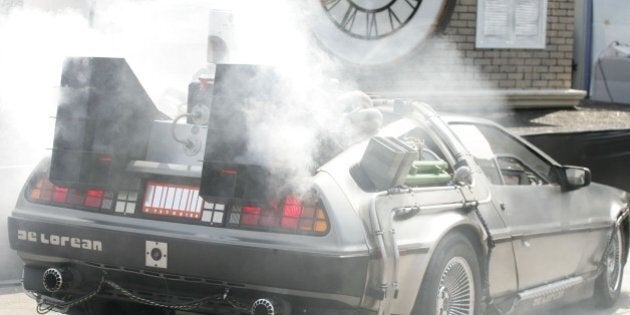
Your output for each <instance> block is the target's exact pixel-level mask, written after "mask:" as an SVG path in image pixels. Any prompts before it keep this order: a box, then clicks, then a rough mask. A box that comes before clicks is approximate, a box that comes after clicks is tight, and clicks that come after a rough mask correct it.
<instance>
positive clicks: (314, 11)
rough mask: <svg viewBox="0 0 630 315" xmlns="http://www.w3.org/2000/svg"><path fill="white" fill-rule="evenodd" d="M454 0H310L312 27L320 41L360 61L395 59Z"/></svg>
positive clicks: (374, 62) (421, 38) (429, 28)
mask: <svg viewBox="0 0 630 315" xmlns="http://www.w3.org/2000/svg"><path fill="white" fill-rule="evenodd" d="M449 1H454V0H309V1H306V3H307V5H308V6H309V10H308V11H309V12H311V27H312V29H313V31H314V33H315V36H316V37H317V38H318V40H319V41H320V43H321V44H322V45H323V46H324V47H325V48H327V49H328V50H329V51H331V52H332V53H333V54H335V55H337V56H338V57H340V58H341V59H344V60H346V61H349V62H351V63H354V64H359V65H378V64H384V63H388V62H391V61H393V60H396V59H398V58H400V57H402V56H404V55H406V54H408V53H409V52H411V51H412V50H413V49H414V48H415V47H417V46H418V45H419V44H420V43H421V42H423V41H424V40H425V38H427V37H428V36H429V35H430V34H431V33H432V32H433V31H434V29H435V28H436V25H438V24H439V22H440V20H441V17H442V16H443V15H445V13H446V11H447V10H446V4H447V2H449Z"/></svg>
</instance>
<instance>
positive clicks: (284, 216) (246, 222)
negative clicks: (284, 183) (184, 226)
mask: <svg viewBox="0 0 630 315" xmlns="http://www.w3.org/2000/svg"><path fill="white" fill-rule="evenodd" d="M269 203H270V205H269V206H267V207H258V206H251V205H245V206H233V207H232V208H231V211H230V216H229V220H228V225H230V226H233V227H245V228H254V229H263V230H267V231H278V232H290V233H306V234H326V233H328V230H329V224H328V217H327V215H326V211H325V210H324V207H323V206H322V204H321V202H320V201H318V200H316V199H314V197H313V196H309V197H306V198H305V199H302V198H298V197H295V196H289V197H286V198H285V199H284V200H282V202H277V201H276V202H273V201H272V202H269Z"/></svg>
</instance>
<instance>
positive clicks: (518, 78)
mask: <svg viewBox="0 0 630 315" xmlns="http://www.w3.org/2000/svg"><path fill="white" fill-rule="evenodd" d="M476 10H477V1H476V0H458V2H457V5H456V6H455V11H454V13H453V16H452V17H451V22H450V23H449V25H448V27H447V28H446V30H445V35H446V37H447V38H449V39H450V40H451V41H452V42H454V43H456V45H457V49H458V50H460V51H462V52H463V53H464V56H465V58H467V59H472V60H473V63H474V64H475V65H478V66H480V69H481V71H482V72H483V73H486V74H488V75H489V77H490V80H491V81H492V82H493V83H495V84H496V85H497V86H498V87H500V88H533V89H544V88H552V89H558V88H560V89H569V88H571V63H572V59H573V24H574V21H573V18H574V0H548V8H547V41H546V44H547V45H546V47H545V49H543V50H540V49H475V25H476V18H477V15H476Z"/></svg>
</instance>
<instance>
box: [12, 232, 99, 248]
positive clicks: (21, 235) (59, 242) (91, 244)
mask: <svg viewBox="0 0 630 315" xmlns="http://www.w3.org/2000/svg"><path fill="white" fill-rule="evenodd" d="M17 234H18V235H17V237H18V240H22V241H28V242H33V243H40V244H46V245H53V246H61V247H72V248H79V249H85V250H93V251H97V252H102V251H103V242H101V241H97V240H90V239H85V238H79V237H71V236H64V235H55V234H46V233H38V232H33V231H26V230H18V231H17Z"/></svg>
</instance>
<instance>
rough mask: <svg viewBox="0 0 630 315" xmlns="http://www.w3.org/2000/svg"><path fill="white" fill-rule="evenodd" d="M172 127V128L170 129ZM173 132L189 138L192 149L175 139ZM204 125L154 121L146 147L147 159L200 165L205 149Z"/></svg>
mask: <svg viewBox="0 0 630 315" xmlns="http://www.w3.org/2000/svg"><path fill="white" fill-rule="evenodd" d="M173 128H174V130H172V129H173ZM173 132H174V133H175V134H176V136H177V137H178V138H179V139H186V140H190V141H191V143H192V144H193V146H195V148H194V149H186V148H185V147H184V145H183V144H182V143H179V142H177V141H175V139H174V138H173ZM207 133H208V128H207V127H206V126H195V125H188V124H175V125H173V122H172V121H154V122H153V126H152V129H151V137H150V140H149V146H148V148H147V156H146V160H147V161H153V162H161V163H171V164H187V165H193V166H194V165H201V163H202V162H203V154H204V152H205V150H206V135H207Z"/></svg>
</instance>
